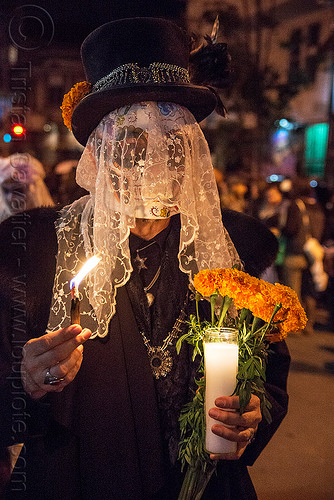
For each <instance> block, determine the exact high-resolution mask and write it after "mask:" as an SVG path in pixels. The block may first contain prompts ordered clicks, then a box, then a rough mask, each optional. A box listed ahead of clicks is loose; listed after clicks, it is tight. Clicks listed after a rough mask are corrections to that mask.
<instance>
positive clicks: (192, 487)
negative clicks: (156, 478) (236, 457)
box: [178, 465, 216, 500]
mask: <svg viewBox="0 0 334 500" xmlns="http://www.w3.org/2000/svg"><path fill="white" fill-rule="evenodd" d="M215 468H216V467H215V466H211V467H210V470H207V471H205V472H204V471H203V470H202V468H201V466H200V465H197V466H195V467H192V466H191V465H189V466H188V468H187V472H186V474H185V476H184V480H183V484H182V488H181V491H180V494H179V497H178V500H200V499H201V498H202V495H203V493H204V491H205V488H206V486H207V484H208V482H209V481H210V479H211V476H212V474H213V472H214V471H215Z"/></svg>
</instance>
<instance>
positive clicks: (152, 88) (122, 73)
mask: <svg viewBox="0 0 334 500" xmlns="http://www.w3.org/2000/svg"><path fill="white" fill-rule="evenodd" d="M189 53H190V49H189V40H188V37H187V36H186V35H185V34H184V32H183V31H182V30H181V29H180V28H179V27H178V26H177V25H176V24H174V23H172V22H171V21H167V20H165V19H156V18H132V19H121V20H118V21H112V22H109V23H107V24H104V25H102V26H100V27H99V28H97V29H96V30H95V31H93V32H92V33H91V34H90V35H89V36H88V37H87V38H86V40H85V41H84V42H83V44H82V47H81V56H82V61H83V65H84V68H85V72H86V77H87V81H88V82H89V83H91V84H92V91H91V93H90V94H88V95H87V96H86V97H84V98H83V99H82V100H81V101H80V102H79V104H78V105H77V106H76V108H75V109H74V112H73V115H72V131H73V134H74V135H75V137H76V139H77V140H78V141H79V142H80V143H81V144H86V142H87V139H88V137H89V136H90V134H91V133H92V132H93V130H94V129H95V128H96V126H97V125H98V124H99V122H100V121H101V119H102V118H103V117H104V116H105V115H106V114H107V113H109V112H110V111H112V110H114V109H117V108H119V107H121V106H125V105H127V104H134V103H136V102H142V101H164V102H172V103H175V104H180V105H182V106H185V107H187V108H188V109H189V110H190V111H191V112H192V114H193V115H194V116H195V118H196V119H197V120H198V121H201V120H203V119H204V118H205V117H206V116H208V115H209V114H210V113H211V112H212V111H213V110H214V109H215V107H216V104H217V97H216V95H215V93H214V91H213V90H211V89H210V88H208V87H205V86H200V85H193V84H192V83H190V80H189V74H188V64H189Z"/></svg>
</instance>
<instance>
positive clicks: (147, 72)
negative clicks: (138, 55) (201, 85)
mask: <svg viewBox="0 0 334 500" xmlns="http://www.w3.org/2000/svg"><path fill="white" fill-rule="evenodd" d="M143 83H156V84H161V83H162V84H164V83H190V79H189V73H188V70H187V69H186V68H182V67H181V66H176V65H175V64H168V63H160V62H153V63H151V64H150V65H149V66H148V67H142V68H141V67H140V66H139V65H138V64H137V63H127V64H123V65H122V66H119V67H118V68H116V69H114V70H113V71H111V73H109V74H108V75H106V76H104V77H103V78H101V79H100V80H98V81H97V82H96V83H95V85H94V86H93V89H92V90H93V92H99V91H101V90H105V89H107V88H110V87H113V86H117V85H127V84H132V85H133V84H143Z"/></svg>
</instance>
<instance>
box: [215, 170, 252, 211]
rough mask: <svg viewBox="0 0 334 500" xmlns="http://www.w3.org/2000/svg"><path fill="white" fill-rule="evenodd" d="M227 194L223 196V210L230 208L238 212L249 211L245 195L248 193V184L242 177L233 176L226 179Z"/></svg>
mask: <svg viewBox="0 0 334 500" xmlns="http://www.w3.org/2000/svg"><path fill="white" fill-rule="evenodd" d="M226 183H227V188H228V190H227V192H226V193H224V194H223V195H222V196H221V205H222V208H229V209H230V210H235V211H236V212H243V213H245V212H246V211H247V201H246V198H245V195H246V193H247V191H248V186H247V182H246V181H245V180H244V179H243V178H242V177H241V176H240V175H233V176H232V175H231V176H230V177H227V178H226Z"/></svg>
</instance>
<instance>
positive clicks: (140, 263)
mask: <svg viewBox="0 0 334 500" xmlns="http://www.w3.org/2000/svg"><path fill="white" fill-rule="evenodd" d="M155 243H156V241H152V242H151V243H149V244H148V245H146V246H145V247H143V248H138V249H137V250H136V252H137V256H136V258H135V259H134V262H136V263H137V266H138V272H140V271H141V270H142V269H147V267H146V265H145V261H146V260H147V257H141V256H140V255H139V252H141V251H142V250H146V248H149V247H150V246H152V245H154V244H155ZM160 271H161V264H160V266H159V267H158V270H157V272H156V273H155V275H154V276H153V279H152V281H151V282H150V283H149V284H148V285H147V286H144V292H145V293H146V298H147V302H148V306H149V307H151V305H152V304H153V302H154V299H155V297H154V295H153V293H148V292H149V290H151V288H152V287H153V286H154V285H155V283H156V282H157V280H158V278H159V276H160Z"/></svg>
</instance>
